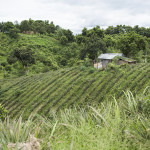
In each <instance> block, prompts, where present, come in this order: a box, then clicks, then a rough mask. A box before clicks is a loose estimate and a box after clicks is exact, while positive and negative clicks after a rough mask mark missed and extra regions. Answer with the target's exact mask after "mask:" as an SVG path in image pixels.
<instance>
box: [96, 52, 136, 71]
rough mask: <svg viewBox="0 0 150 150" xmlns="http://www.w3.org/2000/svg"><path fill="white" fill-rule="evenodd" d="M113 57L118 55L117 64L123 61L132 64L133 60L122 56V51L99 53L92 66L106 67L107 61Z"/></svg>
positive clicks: (110, 60)
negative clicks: (96, 60)
mask: <svg viewBox="0 0 150 150" xmlns="http://www.w3.org/2000/svg"><path fill="white" fill-rule="evenodd" d="M115 57H118V60H117V65H121V64H124V63H128V64H134V63H135V60H132V59H130V58H127V57H124V55H123V54H122V53H105V54H101V55H100V56H99V57H98V62H96V63H94V67H95V68H97V69H99V68H105V67H107V65H108V63H110V62H112V61H113V59H114V58H115Z"/></svg>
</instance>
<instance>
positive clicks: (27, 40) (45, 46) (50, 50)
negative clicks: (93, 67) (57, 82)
mask: <svg viewBox="0 0 150 150" xmlns="http://www.w3.org/2000/svg"><path fill="white" fill-rule="evenodd" d="M113 52H121V53H123V54H124V55H125V56H126V57H129V58H132V59H134V60H136V62H150V28H145V27H139V26H138V25H137V26H134V27H131V26H126V25H117V26H115V27H114V26H109V27H108V28H106V29H102V28H100V26H96V27H93V28H92V29H87V28H83V30H82V33H81V34H77V35H74V34H73V32H72V31H71V30H69V29H63V28H61V27H60V26H58V25H55V24H54V23H53V22H49V21H42V20H32V19H29V20H23V21H22V22H21V23H18V22H17V21H16V22H14V23H12V22H1V23H0V77H1V78H4V77H13V76H22V75H28V74H34V73H39V72H47V71H49V70H57V69H59V68H64V67H71V66H76V65H79V64H82V63H84V62H86V65H87V64H88V65H89V64H90V63H87V62H92V61H96V60H97V57H98V55H100V54H101V53H113Z"/></svg>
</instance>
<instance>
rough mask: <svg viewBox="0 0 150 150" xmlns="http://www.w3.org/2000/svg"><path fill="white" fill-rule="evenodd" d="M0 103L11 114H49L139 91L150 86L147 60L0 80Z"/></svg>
mask: <svg viewBox="0 0 150 150" xmlns="http://www.w3.org/2000/svg"><path fill="white" fill-rule="evenodd" d="M0 85H1V89H0V103H2V105H4V106H5V107H6V109H7V110H8V111H9V115H12V116H14V117H17V116H19V115H20V114H22V113H23V112H24V113H23V115H24V117H28V116H29V115H30V114H31V113H32V112H37V113H39V114H41V115H45V116H48V115H49V114H50V113H51V112H52V111H58V110H60V109H62V108H67V107H70V106H73V105H76V104H77V105H80V106H81V105H83V104H86V103H88V104H90V103H97V102H98V103H99V102H101V101H103V100H106V99H112V97H113V96H115V97H116V98H120V97H122V95H123V91H125V90H127V89H129V90H131V91H132V92H133V93H140V92H142V91H143V89H145V88H146V87H147V86H150V64H148V63H147V64H137V65H134V66H130V67H128V68H125V69H119V70H103V71H100V70H95V71H93V72H91V71H90V70H89V69H85V70H81V68H80V67H74V68H68V69H61V70H58V71H53V72H48V73H44V74H38V75H34V76H30V77H21V78H14V79H7V80H6V79H5V80H0Z"/></svg>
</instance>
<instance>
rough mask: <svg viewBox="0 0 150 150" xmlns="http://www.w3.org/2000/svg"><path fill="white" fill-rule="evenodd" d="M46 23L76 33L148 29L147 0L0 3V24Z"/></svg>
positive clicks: (17, 0)
mask: <svg viewBox="0 0 150 150" xmlns="http://www.w3.org/2000/svg"><path fill="white" fill-rule="evenodd" d="M29 18H31V19H33V20H37V19H40V20H49V21H53V22H54V24H55V25H59V26H61V27H63V28H65V29H70V30H72V31H73V32H74V33H80V32H81V30H82V29H83V27H93V26H96V25H99V26H101V27H104V28H105V27H107V26H111V25H113V26H115V25H120V24H125V25H132V26H134V25H139V26H145V27H149V26H150V0H0V22H2V21H13V22H14V21H15V20H17V21H19V22H20V21H22V20H25V19H29Z"/></svg>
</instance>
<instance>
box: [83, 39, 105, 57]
mask: <svg viewBox="0 0 150 150" xmlns="http://www.w3.org/2000/svg"><path fill="white" fill-rule="evenodd" d="M105 52H106V44H105V42H104V40H103V39H101V38H99V37H97V36H92V37H87V39H86V42H85V44H84V45H83V48H82V49H81V51H80V57H81V59H84V58H85V57H86V56H88V57H89V58H90V59H92V60H97V57H98V54H99V53H105Z"/></svg>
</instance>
